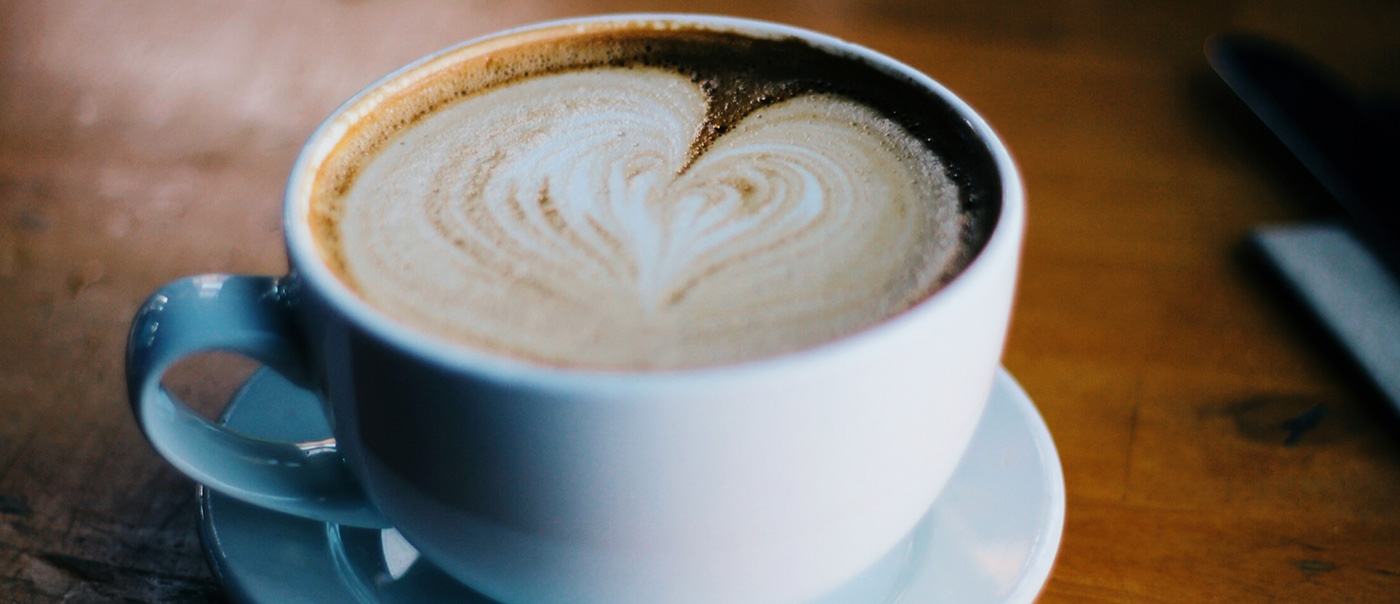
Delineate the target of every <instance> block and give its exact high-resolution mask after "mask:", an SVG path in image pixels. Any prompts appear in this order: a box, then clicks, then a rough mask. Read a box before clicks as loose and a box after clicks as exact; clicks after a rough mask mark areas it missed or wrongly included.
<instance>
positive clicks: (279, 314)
mask: <svg viewBox="0 0 1400 604" xmlns="http://www.w3.org/2000/svg"><path fill="white" fill-rule="evenodd" d="M283 285H284V284H283V280H281V279H278V278H275V277H254V276H238V275H200V276H195V277H187V278H185V279H181V280H178V281H174V282H172V283H170V284H168V285H166V286H165V287H162V288H161V289H160V290H158V291H157V292H156V293H155V294H153V295H151V297H150V298H149V299H148V300H147V301H146V303H145V304H144V305H143V306H142V307H141V310H140V311H138V312H137V314H136V318H135V319H134V320H133V321H132V326H131V334H130V337H129V339H128V341H127V352H126V378H127V390H128V396H129V397H130V399H131V408H132V412H133V413H134V414H135V415H136V420H137V423H138V424H139V425H140V427H141V431H142V433H143V434H144V435H145V437H146V439H147V440H149V441H150V442H151V445H152V446H154V447H155V449H156V451H158V452H159V453H160V454H161V455H162V456H163V457H165V458H166V460H168V461H169V462H170V463H171V464H172V465H174V466H175V467H176V468H177V469H179V470H180V471H181V472H184V473H185V474H186V475H187V476H189V477H190V478H193V479H194V480H196V481H198V482H200V483H203V484H204V485H205V486H207V487H209V488H212V489H214V490H215V491H218V492H220V493H223V494H226V495H229V496H231V497H234V498H236V499H240V500H243V501H246V502H248V503H251V504H254V505H257V506H260V507H264V508H269V509H272V510H276V511H279V512H286V513H289V514H293V515H296V516H302V517H305V518H311V519H313V520H320V521H324V522H333V523H337V524H345V525H350V526H362V527H369V528H385V527H388V526H389V525H388V523H387V522H386V521H385V520H384V519H383V517H382V516H381V515H380V514H379V512H378V510H376V509H375V508H374V506H373V505H372V504H371V503H370V502H369V500H368V499H367V498H366V497H365V495H364V491H363V490H362V489H361V488H360V486H359V484H358V483H357V482H356V481H355V479H354V478H353V477H352V476H351V473H350V470H349V468H347V467H346V465H345V461H344V459H343V458H342V457H341V455H340V454H339V452H337V451H336V448H335V442H334V441H333V440H325V441H315V442H304V443H293V442H277V441H271V440H265V439H260V438H254V437H251V436H246V435H243V434H239V433H237V432H234V431H232V430H229V429H227V428H225V427H223V426H221V425H218V424H215V423H213V422H211V421H209V420H207V419H205V418H203V417H201V416H200V415H199V414H197V413H195V412H194V411H192V410H191V409H190V408H189V407H188V406H186V405H185V404H184V403H183V402H180V401H179V400H177V399H176V398H175V397H174V396H172V395H171V394H170V393H169V392H168V391H166V389H165V388H164V387H162V386H161V383H160V380H161V377H162V376H163V375H164V374H165V372H166V370H167V369H169V368H170V367H171V366H172V365H174V364H175V362H176V361H179V360H180V359H182V358H184V357H186V356H189V355H191V354H195V353H198V352H209V351H215V350H222V351H231V352H236V353H240V354H243V355H246V356H248V357H251V358H253V359H255V360H257V361H261V362H262V363H263V364H265V365H267V366H268V367H270V368H272V369H273V370H276V371H278V372H280V373H282V374H283V375H285V376H287V377H288V378H289V379H290V380H291V381H292V382H293V383H297V384H305V383H306V382H307V380H306V379H305V376H306V373H307V372H306V356H305V352H304V347H303V346H302V345H301V344H300V342H299V340H298V338H297V337H296V336H295V334H296V333H297V332H296V329H295V327H294V324H295V320H294V317H293V309H292V307H291V306H290V304H289V303H288V300H287V298H288V297H287V296H286V295H285V292H284V289H285V288H284V286H283ZM302 387H304V386H302Z"/></svg>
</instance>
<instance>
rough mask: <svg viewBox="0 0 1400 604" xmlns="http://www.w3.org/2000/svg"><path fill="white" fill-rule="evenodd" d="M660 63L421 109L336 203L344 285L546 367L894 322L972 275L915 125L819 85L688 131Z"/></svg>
mask: <svg viewBox="0 0 1400 604" xmlns="http://www.w3.org/2000/svg"><path fill="white" fill-rule="evenodd" d="M706 113H707V97H706V95H705V93H704V91H703V90H702V89H701V87H700V86H699V85H697V84H696V83H694V82H693V81H692V79H691V78H688V77H686V76H683V75H681V74H678V73H676V72H673V71H669V70H664V69H657V68H649V67H618V68H593V69H588V70H583V71H566V72H562V73H555V74H550V75H542V76H537V77H530V78H525V79H521V80H518V81H515V82H512V83H509V84H506V85H503V86H497V87H493V88H490V89H488V90H486V91H483V92H480V93H478V94H474V95H471V96H468V97H467V98H465V99H463V100H460V101H457V102H455V103H453V104H451V105H449V106H447V107H444V108H442V109H439V110H437V111H435V112H433V113H431V114H429V115H427V116H425V117H423V118H422V120H421V121H420V122H418V123H417V124H416V125H414V126H413V127H411V128H408V129H406V130H404V131H403V132H402V133H401V134H400V135H398V137H397V138H396V139H394V140H392V141H391V142H390V143H388V144H386V145H384V146H383V148H382V149H380V150H379V151H378V152H377V154H376V155H375V156H374V157H373V159H372V160H370V161H368V162H367V163H366V164H365V165H363V166H362V167H361V169H360V171H359V174H358V175H357V176H356V179H355V181H354V183H353V185H352V186H351V187H350V188H349V190H348V191H346V192H345V194H344V195H343V197H342V199H341V200H340V204H341V205H340V208H339V227H338V229H339V231H338V237H339V249H340V254H341V261H342V262H343V266H342V267H341V270H342V271H343V273H344V277H345V278H346V280H347V282H349V283H350V284H352V286H353V287H354V288H355V289H356V290H357V291H358V292H359V293H360V295H362V296H363V297H364V298H365V299H366V300H367V301H369V302H370V303H371V304H372V305H374V306H376V307H378V308H380V309H381V310H383V311H385V312H386V313H387V314H389V315H391V316H393V317H396V318H398V319H399V320H400V321H402V322H405V323H407V324H409V325H411V326H414V327H416V328H418V329H420V330H423V331H426V332H427V333H429V334H432V335H435V336H438V337H442V338H447V339H450V340H454V341H459V342H462V343H465V344H467V345H469V346H472V347H476V348H480V349H483V350H487V351H494V352H497V353H503V354H507V355H511V356H517V357H521V358H524V359H527V360H531V361H535V362H541V363H546V364H557V365H564V366H570V367H588V368H603V369H667V368H685V367H698V366H709V365H716V364H723V363H729V362H735V361H740V360H745V359H751V358H757V357H763V356H769V355H773V354H778V353H782V352H786V351H791V350H795V349H800V348H804V347H809V346H811V345H814V344H818V343H821V342H826V341H829V340H832V339H835V338H838V337H840V336H842V335H845V334H848V333H850V332H853V331H857V330H859V329H862V328H864V327H867V326H870V325H873V324H875V323H878V322H880V321H882V320H884V319H886V318H888V317H890V316H892V315H894V314H897V313H899V312H900V311H902V310H904V309H905V308H907V307H909V306H910V305H912V304H913V303H915V302H917V301H919V300H921V299H923V298H924V297H926V296H927V295H928V294H929V293H930V292H931V291H932V290H933V289H935V288H936V287H937V286H938V285H939V284H940V283H941V281H942V280H944V279H946V278H947V276H948V275H950V274H951V273H952V272H955V271H956V270H957V267H956V266H955V264H956V263H957V262H958V260H959V258H958V256H959V246H960V232H961V230H962V229H963V226H964V225H963V220H962V218H961V216H960V214H959V211H958V195H957V187H956V186H955V185H954V184H953V183H952V181H951V180H950V179H949V178H948V177H947V176H946V174H945V170H944V168H943V166H942V164H941V163H940V161H939V160H938V158H937V157H935V156H934V155H933V154H932V152H931V151H929V150H928V149H927V148H926V147H925V146H924V145H923V144H921V143H920V142H919V141H918V140H917V139H915V138H914V137H912V136H911V135H909V134H908V133H907V132H905V131H904V130H903V129H902V128H901V127H900V126H898V125H897V124H895V123H894V122H892V121H891V120H889V119H888V118H886V117H884V116H882V115H880V114H878V113H877V112H875V111H874V110H872V109H870V108H868V107H866V106H864V105H861V104H858V103H855V102H853V101H850V100H847V99H845V98H844V97H840V96H835V95H829V94H821V93H812V94H804V95H800V96H796V97H794V98H789V99H785V100H782V101H780V102H778V103H776V104H771V105H768V106H765V107H762V108H759V109H757V110H756V111H753V112H752V113H749V114H747V115H746V116H744V117H743V118H742V119H741V120H739V121H738V122H737V123H736V124H735V125H734V126H733V127H732V128H729V129H728V130H727V132H724V133H723V134H721V135H719V136H718V137H715V138H714V139H713V141H712V142H710V144H708V146H705V147H704V148H700V149H698V150H697V149H696V148H695V147H694V142H695V141H696V140H697V136H698V134H699V133H700V132H701V129H702V127H703V125H704V121H705V119H706Z"/></svg>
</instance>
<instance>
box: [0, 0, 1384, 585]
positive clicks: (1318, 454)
mask: <svg viewBox="0 0 1400 604" xmlns="http://www.w3.org/2000/svg"><path fill="white" fill-rule="evenodd" d="M657 9H669V10H688V11H696V12H714V13H725V14H735V15H742V16H750V17H759V18H766V19H773V20H779V21H785V22H789V23H793V24H796V25H800V26H806V27H810V28H814V29H819V30H822V31H826V32H829V33H832V34H835V35H837V36H841V37H845V38H847V39H850V40H853V41H856V42H859V43H862V44H865V45H868V46H871V47H874V48H876V49H878V50H881V51H883V52H885V53H887V54H890V55H892V56H894V57H896V58H899V59H901V60H904V61H905V62H908V63H910V64H912V65H914V66H915V67H917V68H920V69H922V70H924V71H926V72H928V73H930V74H931V75H933V76H934V77H935V78H936V79H939V80H941V81H943V82H944V83H945V84H947V85H948V86H949V87H950V88H952V89H953V90H954V91H955V92H957V93H958V94H960V95H962V96H964V97H965V98H966V99H967V100H968V101H969V102H971V104H972V105H973V106H974V107H976V108H977V109H978V110H979V111H981V112H982V113H983V114H984V115H986V117H987V118H988V120H989V121H990V122H991V123H992V124H993V126H994V127H995V128H997V129H998V131H999V132H1000V133H1001V134H1002V135H1003V136H1004V137H1005V139H1006V140H1007V143H1008V145H1009V146H1010V148H1011V149H1012V152H1013V153H1014V154H1015V155H1016V157H1017V160H1018V162H1019V163H1020V166H1021V168H1022V170H1023V171H1024V176H1025V180H1026V186H1027V190H1028V192H1029V197H1030V230H1029V234H1028V237H1027V242H1026V253H1025V263H1024V268H1023V277H1022V285H1021V289H1020V293H1019V297H1018V305H1017V309H1016V314H1015V320H1014V324H1013V331H1012V335H1011V339H1010V342H1009V347H1008V351H1007V355H1006V365H1007V366H1008V367H1009V369H1010V370H1011V372H1012V373H1013V374H1015V375H1016V377H1017V378H1018V379H1019V380H1020V381H1021V382H1022V383H1023V384H1024V385H1025V387H1026V389H1027V390H1028V391H1029V392H1030V394H1031V396H1032V397H1033V398H1034V399H1035V401H1036V403H1037V404H1038V405H1039V407H1040V408H1041V410H1042V412H1043V413H1044V415H1045V417H1046V419H1047V422H1048V423H1049V426H1050V428H1051V431H1052V433H1053V434H1054V436H1055V439H1056V442H1057V444H1058V445H1059V449H1060V454H1061V456H1062V459H1063V462H1064V466H1065V471H1066V477H1067V482H1068V488H1069V510H1068V525H1067V526H1066V531H1065V538H1064V546H1063V549H1062V550H1061V554H1060V557H1059V560H1058V563H1057V566H1056V569H1055V572H1054V574H1053V575H1052V577H1051V581H1050V583H1049V585H1048V586H1047V587H1046V590H1045V592H1044V594H1043V596H1042V598H1041V601H1042V602H1045V603H1047V604H1048V603H1052V602H1053V603H1059V602H1075V603H1079V602H1138V603H1140V602H1259V601H1265V602H1358V601H1364V602H1397V601H1400V514H1397V513H1396V512H1395V510H1396V509H1398V508H1400V444H1397V443H1400V422H1397V421H1396V415H1395V413H1394V412H1393V411H1392V410H1391V409H1390V408H1389V407H1388V406H1387V405H1386V404H1385V403H1384V402H1383V401H1381V400H1380V399H1379V397H1378V396H1377V395H1376V393H1375V392H1373V391H1372V390H1371V389H1370V388H1369V386H1368V385H1367V384H1366V382H1365V381H1364V380H1363V379H1362V378H1360V377H1359V375H1358V374H1357V373H1356V372H1355V371H1354V370H1352V369H1351V368H1350V366H1349V365H1348V364H1347V362H1346V361H1345V357H1344V356H1343V355H1342V354H1341V353H1340V351H1338V350H1337V349H1336V347H1335V346H1334V345H1333V344H1332V343H1331V342H1330V341H1329V340H1328V339H1327V337H1326V336H1325V334H1323V333H1322V332H1321V331H1320V330H1318V329H1317V328H1315V327H1313V326H1312V325H1311V323H1310V322H1309V321H1308V319H1307V318H1306V317H1305V316H1304V315H1303V314H1302V313H1301V312H1300V311H1299V309H1298V308H1297V307H1296V306H1295V305H1294V304H1293V303H1291V302H1290V301H1289V300H1288V299H1287V297H1286V296H1285V294H1284V291H1283V290H1282V289H1281V288H1280V287H1279V286H1278V285H1277V284H1276V283H1274V282H1273V281H1271V280H1270V278H1269V277H1268V276H1267V275H1264V274H1263V271H1262V269H1261V265H1260V263H1259V262H1257V260H1255V259H1254V258H1252V257H1251V256H1250V255H1249V254H1248V253H1247V251H1246V250H1245V249H1244V248H1243V246H1242V239H1243V237H1244V236H1245V235H1246V233H1247V232H1248V230H1249V229H1250V228H1251V227H1253V226H1254V225H1257V224H1261V223H1275V222H1287V221H1294V220H1302V219H1308V218H1313V217H1318V216H1322V215H1326V214H1329V213H1330V212H1331V211H1330V209H1329V207H1328V204H1327V203H1326V199H1325V197H1323V194H1322V193H1321V192H1320V189H1319V188H1318V187H1317V186H1316V184H1314V183H1312V182H1311V181H1309V180H1308V179H1307V177H1306V176H1305V175H1303V174H1302V173H1301V170H1300V169H1299V167H1298V165H1297V164H1296V162H1294V161H1293V160H1291V158H1289V157H1288V156H1287V155H1286V154H1285V153H1283V152H1282V150H1281V149H1280V147H1279V146H1278V145H1277V144H1275V143H1273V142H1272V141H1271V140H1269V139H1268V138H1267V137H1266V136H1265V135H1264V134H1263V132H1262V131H1261V130H1260V129H1259V127H1258V126H1257V124H1255V123H1254V122H1253V121H1252V118H1251V116H1249V115H1248V114H1247V113H1246V112H1245V111H1244V110H1243V109H1242V107H1241V106H1240V105H1239V103H1238V102H1236V101H1235V100H1234V99H1233V98H1232V97H1230V95H1229V94H1228V92H1227V91H1225V90H1224V89H1223V87H1222V86H1221V85H1220V84H1219V83H1218V81H1216V79H1215V78H1214V76H1213V74H1212V73H1211V72H1210V71H1209V68H1208V66H1207V64H1206V62H1205V60H1204V57H1203V55H1202V46H1203V44H1204V42H1205V40H1206V38H1207V37H1208V36H1209V35H1211V34H1212V33H1215V32H1219V31H1224V30H1246V31H1255V32H1260V33H1264V34H1267V35H1271V36H1275V37H1278V38H1280V39H1282V40H1285V41H1287V42H1290V43H1292V44H1295V45H1297V46H1299V47H1300V48H1302V49H1303V50H1305V51H1307V52H1309V53H1311V54H1313V55H1314V56H1316V57H1318V58H1319V59H1321V60H1323V61H1324V62H1326V63H1328V64H1330V65H1332V66H1334V67H1335V68H1336V69H1338V70H1339V71H1341V72H1342V73H1343V74H1344V75H1346V76H1347V77H1348V78H1350V79H1351V80H1353V81H1354V82H1356V83H1357V85H1358V86H1359V87H1360V88H1361V89H1362V90H1364V91H1367V92H1368V93H1370V94H1373V95H1375V96H1378V97H1380V96H1390V97H1393V98H1400V36H1397V35H1396V33H1395V32H1397V31H1400V5H1397V4H1396V3H1394V2H1384V1H1380V0H1377V1H1370V2H1367V1H1361V0H1344V1H1337V2H1322V1H1320V0H1317V1H1314V0H1289V1H1279V2H1263V1H1225V2H1206V1H1191V2H1154V3H1107V2H1098V1H1093V0H1050V1H1047V2H1041V3H1034V4H1032V3H1019V2H1010V1H1008V0H989V1H982V2H970V1H961V2H941V3H930V2H923V1H919V0H863V1H856V0H850V1H842V0H816V1H811V2H797V1H792V2H768V3H763V2H738V1H700V2H689V3H669V4H668V3H642V2H602V1H599V2H558V3H543V2H503V1H449V0H362V1H349V0H347V1H343V2H333V1H330V0H310V1H307V2H300V3H274V2H267V3H216V2H192V3H142V4H136V3H120V2H114V1H90V2H61V3H60V2H53V3H38V2H21V1H13V2H4V3H0V601H4V602H132V601H139V602H147V601H161V602H204V601H209V600H217V599H218V598H219V595H218V594H219V588H218V586H217V584H216V583H215V582H214V581H213V580H212V578H211V577H210V575H209V572H208V570H207V568H206V566H205V562H204V559H203V557H202V555H201V553H200V548H199V543H198V539H197V537H196V534H195V509H194V494H193V488H192V484H191V483H190V482H189V481H188V480H186V479H184V478H183V477H180V476H179V475H178V474H177V473H176V472H174V471H173V470H172V469H170V468H169V466H168V465H166V464H165V463H164V462H162V461H161V460H160V459H159V458H158V457H157V456H156V455H155V454H154V453H153V452H152V451H151V449H150V448H149V446H147V445H146V444H145V442H144V441H143V440H142V439H141V437H140V435H139V433H138V432H137V430H136V428H135V425H134V423H133V422H132V420H131V418H130V413H129V411H128V408H127V404H126V400H125V394H124V393H125V384H124V377H123V368H122V352H123V346H124V341H125V335H126V329H127V325H128V322H129V321H130V318H131V315H132V314H133V312H134V311H135V309H136V307H137V305H138V304H140V302H141V301H142V300H143V299H144V298H145V296H146V295H147V294H148V293H149V292H151V291H152V290H153V289H154V288H156V287H157V286H158V285H160V284H161V283H163V282H165V281H168V280H170V279H173V278H176V277H179V276H182V275H188V274H194V273H201V272H244V273H278V272H281V271H282V270H284V269H285V257H284V255H283V251H282V248H281V242H280V241H281V239H280V238H281V233H280V225H279V221H280V212H279V205H280V203H281V202H280V194H281V188H282V185H283V182H284V180H285V178H286V175H287V171H288V169H289V167H290V165H291V163H292V160H293V158H294V157H295V154H296V152H297V150H298V147H299V145H300V144H301V142H302V141H303V140H304V139H305V138H306V136H307V135H309V134H310V132H311V130H312V129H313V128H314V127H315V126H316V124H317V122H318V121H319V120H320V119H321V118H322V117H323V116H324V115H326V114H327V113H328V112H329V111H330V110H332V109H333V108H334V107H335V106H336V105H337V104H338V103H339V102H340V101H342V100H343V99H344V98H346V97H348V96H349V95H350V94H352V93H353V92H354V91H355V90H357V89H359V88H360V87H362V86H364V85H366V84H368V83H370V82H372V81H373V80H374V79H375V78H377V77H378V76H380V75H382V74H384V73H386V72H388V71H390V70H391V69H393V68H395V67H397V66H399V65H401V64H403V63H406V62H408V61H409V60H412V59H413V58H416V57H418V56H420V55H423V54H425V53H427V52H430V51H432V50H435V49H437V48H440V47H443V46H446V45H448V44H451V43H453V42H456V41H459V40H462V39H466V38H469V37H472V36H476V35H480V34H484V33H487V32H490V31H494V30H498V29H502V28H505V27H509V26H513V25H519V24H524V23H528V22H531V21H536V20H540V19H544V18H551V17H559V16H567V15H575V14H582V13H595V12H611V11H621V10H657ZM247 371H248V365H247V363H244V362H240V361H238V360H237V359H230V358H227V357H220V356H211V357H209V358H202V359H198V360H195V361H192V362H190V363H186V364H184V365H182V367H181V368H180V370H179V371H178V372H177V375H175V376H172V378H171V382H172V385H173V386H174V387H175V388H176V389H177V390H179V391H180V392H181V393H183V394H184V395H186V396H187V397H188V398H190V399H191V400H192V401H194V403H195V404H196V406H199V407H200V408H202V409H204V410H206V411H207V412H210V413H212V412H213V411H214V410H215V409H217V407H218V406H219V405H220V404H221V401H222V400H223V399H224V398H226V397H227V395H228V393H229V392H231V391H232V389H233V388H235V387H236V385H237V383H238V381H239V378H240V377H241V376H243V375H246V373H247Z"/></svg>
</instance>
